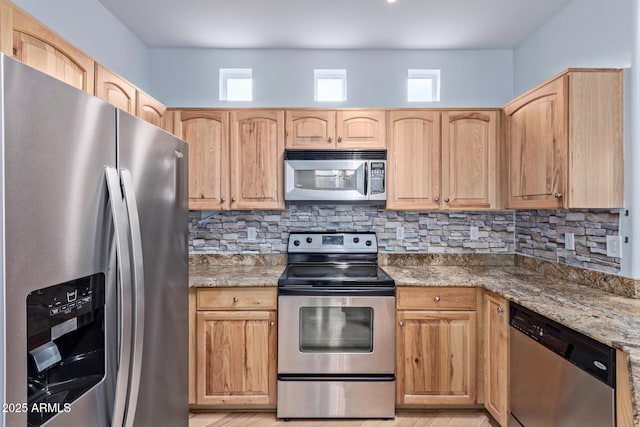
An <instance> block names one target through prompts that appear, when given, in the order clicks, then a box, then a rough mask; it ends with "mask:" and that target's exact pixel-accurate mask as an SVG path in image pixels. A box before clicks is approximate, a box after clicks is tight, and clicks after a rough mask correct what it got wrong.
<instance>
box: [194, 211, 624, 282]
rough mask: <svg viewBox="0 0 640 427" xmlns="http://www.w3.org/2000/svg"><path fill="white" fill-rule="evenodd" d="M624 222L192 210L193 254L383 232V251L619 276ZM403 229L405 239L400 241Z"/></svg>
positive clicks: (566, 214) (611, 217) (279, 249)
mask: <svg viewBox="0 0 640 427" xmlns="http://www.w3.org/2000/svg"><path fill="white" fill-rule="evenodd" d="M201 215H205V219H201ZM206 215H209V216H208V217H207V216H206ZM619 216H620V211H618V210H570V211H567V210H528V211H483V212H436V211H433V212H413V211H387V210H384V209H381V208H377V207H371V206H344V205H338V206H313V205H300V206H289V207H288V208H287V209H286V210H284V211H216V212H202V213H201V212H200V211H191V212H190V213H189V252H190V253H192V254H223V253H224V254H257V253H261V254H283V253H286V251H287V238H288V236H289V232H290V231H293V230H295V231H306V230H310V231H317V230H340V231H351V230H356V231H375V232H376V233H377V234H378V244H379V250H380V252H381V253H432V254H436V253H447V254H455V253H490V254H500V253H517V254H522V255H527V256H532V257H535V258H539V259H542V260H547V261H552V262H559V263H562V264H568V265H572V266H576V267H585V268H590V269H595V270H599V271H604V272H609V273H619V272H620V259H619V258H611V257H607V255H606V236H609V235H617V234H618V228H619ZM400 226H402V227H404V239H402V240H397V239H396V228H397V227H400ZM472 226H474V227H478V239H477V240H471V238H470V237H471V236H470V227H472ZM247 227H255V229H256V231H257V235H256V239H255V240H253V241H250V240H249V239H248V237H247ZM565 233H574V236H575V237H574V240H575V250H567V249H565V242H564V236H565Z"/></svg>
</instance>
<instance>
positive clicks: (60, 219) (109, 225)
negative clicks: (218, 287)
mask: <svg viewBox="0 0 640 427" xmlns="http://www.w3.org/2000/svg"><path fill="white" fill-rule="evenodd" d="M0 66H1V70H0V79H1V82H0V101H1V103H0V132H1V135H0V137H1V141H0V285H1V286H0V320H1V324H0V400H1V402H2V404H3V410H2V412H0V427H4V426H7V427H8V426H20V427H24V426H27V425H29V426H32V425H33V426H37V425H46V426H50V427H54V426H65V427H69V426H78V427H86V426H98V427H101V426H121V425H127V426H137V427H138V426H140V427H146V426H172V427H174V426H176V427H179V426H186V425H187V424H188V405H187V399H188V390H187V388H188V386H187V384H188V354H187V353H188V320H187V318H188V317H187V316H188V296H187V295H188V263H187V256H188V254H187V252H188V251H187V159H188V155H187V146H186V144H185V143H184V142H182V141H180V140H179V139H177V138H175V137H173V136H172V135H170V134H168V133H166V132H164V131H162V130H160V129H158V128H156V127H154V126H152V125H150V124H148V123H146V122H143V121H141V120H139V119H137V118H135V117H133V116H131V115H129V114H127V113H124V112H122V111H119V110H117V109H116V108H114V107H113V106H111V105H109V104H107V103H104V102H102V101H101V100H99V99H97V98H95V97H93V96H90V95H88V94H86V93H83V92H81V91H79V90H76V89H74V88H72V87H71V86H68V85H66V84H64V83H62V82H59V81H57V80H55V79H53V78H51V77H49V76H46V75H44V74H42V73H40V72H38V71H36V70H34V69H32V68H30V67H28V66H26V65H24V64H21V63H19V62H16V61H15V60H13V59H11V58H8V57H5V56H1V57H0Z"/></svg>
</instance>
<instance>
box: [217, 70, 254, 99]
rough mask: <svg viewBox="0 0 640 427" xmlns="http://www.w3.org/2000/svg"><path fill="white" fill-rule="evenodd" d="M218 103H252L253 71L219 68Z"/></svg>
mask: <svg viewBox="0 0 640 427" xmlns="http://www.w3.org/2000/svg"><path fill="white" fill-rule="evenodd" d="M220 101H253V70H252V69H251V68H220Z"/></svg>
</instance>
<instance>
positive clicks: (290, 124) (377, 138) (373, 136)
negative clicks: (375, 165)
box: [286, 110, 386, 149]
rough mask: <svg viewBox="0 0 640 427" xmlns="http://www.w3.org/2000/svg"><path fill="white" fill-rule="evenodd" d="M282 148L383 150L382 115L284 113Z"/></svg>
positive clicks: (361, 112) (376, 112) (375, 112)
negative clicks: (284, 144)
mask: <svg viewBox="0 0 640 427" xmlns="http://www.w3.org/2000/svg"><path fill="white" fill-rule="evenodd" d="M286 147H287V148H297V149H301V148H302V149H305V148H308V149H334V148H336V149H380V148H385V147H386V141H385V111H384V110H339V111H334V110H287V112H286Z"/></svg>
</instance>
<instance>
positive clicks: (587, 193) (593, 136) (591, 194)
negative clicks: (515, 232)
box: [504, 69, 623, 209]
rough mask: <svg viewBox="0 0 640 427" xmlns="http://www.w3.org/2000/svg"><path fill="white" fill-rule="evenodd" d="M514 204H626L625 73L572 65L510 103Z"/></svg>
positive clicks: (510, 203) (510, 202) (507, 128)
mask: <svg viewBox="0 0 640 427" xmlns="http://www.w3.org/2000/svg"><path fill="white" fill-rule="evenodd" d="M504 117H505V121H504V134H505V135H504V136H505V146H506V150H507V161H508V171H507V180H506V181H507V185H508V190H507V208H516V209H518V208H525V209H532V208H534V209H537V208H614V207H621V206H622V195H623V185H622V182H623V181H622V176H623V175H622V166H623V162H622V73H621V71H620V70H604V69H569V70H567V71H565V72H563V73H561V74H560V75H558V76H556V77H554V78H552V79H551V80H549V81H547V82H545V83H543V84H541V85H540V86H538V87H536V88H534V89H532V90H531V91H529V92H527V93H525V94H524V95H522V96H520V97H518V98H516V99H515V100H513V101H511V102H510V103H508V104H507V105H505V106H504Z"/></svg>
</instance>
